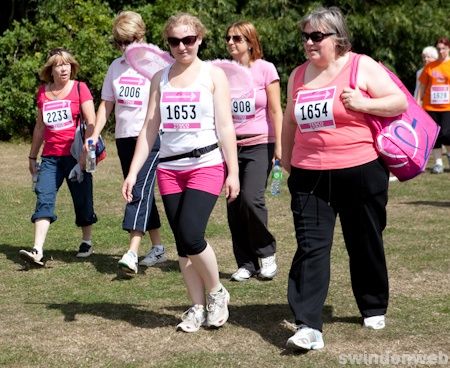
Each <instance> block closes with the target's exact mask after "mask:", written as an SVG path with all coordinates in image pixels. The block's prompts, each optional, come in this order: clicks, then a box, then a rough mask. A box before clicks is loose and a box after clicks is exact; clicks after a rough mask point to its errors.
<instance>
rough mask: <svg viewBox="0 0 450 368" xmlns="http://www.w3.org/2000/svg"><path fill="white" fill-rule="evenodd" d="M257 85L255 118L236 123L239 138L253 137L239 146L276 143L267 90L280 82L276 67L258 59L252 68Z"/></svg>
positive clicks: (241, 141)
mask: <svg viewBox="0 0 450 368" xmlns="http://www.w3.org/2000/svg"><path fill="white" fill-rule="evenodd" d="M250 72H251V74H252V76H253V80H254V83H255V90H254V92H255V93H254V96H253V98H254V106H255V111H254V116H252V118H251V119H248V120H246V121H244V122H236V121H235V124H234V128H235V131H236V135H237V136H246V135H250V136H253V137H251V138H246V139H244V140H239V141H238V145H239V146H247V145H255V144H262V143H268V142H275V136H274V131H273V124H272V122H271V120H270V116H269V113H268V101H267V93H266V88H267V86H268V85H270V84H271V83H273V82H274V81H278V80H280V77H279V75H278V72H277V70H276V68H275V66H274V65H273V64H272V63H270V62H268V61H265V60H262V59H258V60H255V62H254V63H253V64H252V65H251V67H250Z"/></svg>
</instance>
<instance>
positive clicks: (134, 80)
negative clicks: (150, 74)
mask: <svg viewBox="0 0 450 368" xmlns="http://www.w3.org/2000/svg"><path fill="white" fill-rule="evenodd" d="M145 82H146V79H145V78H144V77H132V76H123V77H120V78H119V82H118V84H117V85H115V86H114V87H115V88H116V91H115V92H116V96H117V103H118V104H119V105H123V106H133V107H140V106H142V105H143V103H144V97H145V94H144V91H143V89H144V88H145Z"/></svg>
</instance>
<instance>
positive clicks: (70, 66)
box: [19, 48, 97, 265]
mask: <svg viewBox="0 0 450 368" xmlns="http://www.w3.org/2000/svg"><path fill="white" fill-rule="evenodd" d="M78 69H79V65H78V63H77V61H76V60H75V58H74V57H73V55H72V54H71V53H70V52H69V51H67V50H65V49H63V48H56V49H53V50H51V51H50V52H49V54H48V57H47V60H46V63H45V65H44V67H43V68H42V70H41V73H40V77H41V80H42V81H44V84H43V85H41V86H40V87H39V90H38V93H37V116H36V125H35V127H34V131H33V141H32V143H31V149H30V155H29V157H28V159H29V170H30V173H31V175H33V176H34V175H37V182H36V186H35V189H34V191H35V193H36V196H37V202H36V209H35V212H34V214H33V216H32V217H31V221H32V222H33V223H34V228H35V236H34V246H33V248H32V249H31V250H30V251H27V250H24V249H22V250H20V252H19V254H20V256H21V257H22V258H24V259H25V260H26V261H30V262H32V263H34V264H39V265H43V262H42V260H43V247H44V242H45V238H46V236H47V232H48V229H49V226H50V224H51V223H52V222H54V221H56V215H55V201H56V194H57V192H58V190H59V188H60V187H61V185H62V183H63V181H64V179H65V180H66V182H67V185H68V187H69V190H70V194H71V196H72V200H73V204H74V208H75V216H76V217H75V223H76V225H77V226H79V227H81V230H82V240H81V244H80V246H79V251H78V253H77V255H76V256H77V257H82V258H83V257H88V256H90V255H91V254H92V250H93V248H92V244H91V231H92V224H94V223H96V222H97V216H96V215H95V213H94V206H93V190H92V174H91V173H87V172H85V171H83V172H81V170H77V172H78V174H77V175H75V176H74V177H72V176H73V174H74V170H75V166H76V165H77V162H78V163H79V165H80V167H81V169H84V167H85V158H86V152H85V151H83V152H82V153H81V155H80V157H77V158H75V157H73V156H72V154H71V151H70V149H71V146H72V143H73V141H74V138H75V130H76V127H77V125H78V124H79V116H80V109H81V110H82V113H83V116H84V118H85V120H86V123H87V128H86V134H87V135H88V136H89V135H90V134H92V131H93V127H94V124H95V110H94V103H93V101H92V95H91V92H90V91H89V89H88V87H87V86H86V84H85V83H83V82H78V81H76V80H75V76H76V74H77V72H78ZM42 145H44V147H43V149H42V154H41V164H40V167H39V170H38V168H37V158H38V154H39V151H40V149H41V146H42Z"/></svg>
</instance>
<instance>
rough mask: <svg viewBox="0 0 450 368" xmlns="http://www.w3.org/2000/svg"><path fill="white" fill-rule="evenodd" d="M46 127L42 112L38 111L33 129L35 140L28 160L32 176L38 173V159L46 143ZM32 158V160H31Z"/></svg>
mask: <svg viewBox="0 0 450 368" xmlns="http://www.w3.org/2000/svg"><path fill="white" fill-rule="evenodd" d="M44 130H45V125H44V121H43V120H42V110H41V109H38V110H37V113H36V125H35V126H34V129H33V140H32V142H31V148H30V154H29V158H28V170H30V174H31V175H33V174H35V173H36V159H37V156H38V154H39V151H40V149H41V146H42V143H43V142H44ZM30 157H31V158H30Z"/></svg>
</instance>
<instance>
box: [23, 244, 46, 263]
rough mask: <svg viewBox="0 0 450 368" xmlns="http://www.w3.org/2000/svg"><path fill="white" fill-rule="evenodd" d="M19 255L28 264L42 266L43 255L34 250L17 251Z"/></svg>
mask: <svg viewBox="0 0 450 368" xmlns="http://www.w3.org/2000/svg"><path fill="white" fill-rule="evenodd" d="M19 255H20V257H22V259H24V260H25V261H28V262H33V263H36V264H38V265H41V266H43V265H44V262H42V258H44V254H43V253H42V252H39V251H38V250H37V249H36V248H33V249H31V250H30V251H28V250H25V249H21V250H19Z"/></svg>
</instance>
